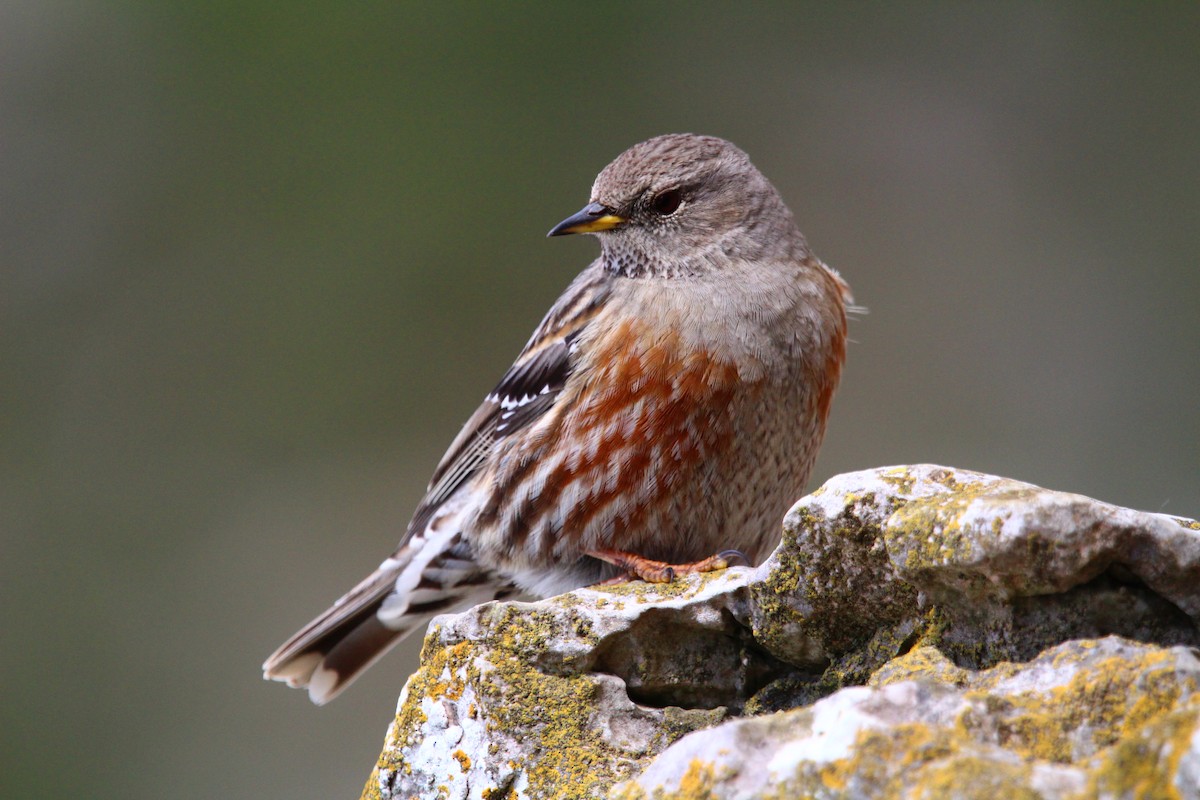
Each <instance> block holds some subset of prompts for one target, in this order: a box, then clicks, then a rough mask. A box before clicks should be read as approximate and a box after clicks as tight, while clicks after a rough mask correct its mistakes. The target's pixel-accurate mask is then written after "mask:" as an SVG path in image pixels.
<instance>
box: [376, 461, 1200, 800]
mask: <svg viewBox="0 0 1200 800" xmlns="http://www.w3.org/2000/svg"><path fill="white" fill-rule="evenodd" d="M1197 646H1200V524H1198V523H1196V522H1193V521H1191V520H1183V519H1177V518H1173V517H1168V516H1164V515H1159V514H1147V513H1141V512H1136V511H1130V510H1128V509H1123V508H1117V507H1114V506H1111V505H1107V504H1104V503H1101V502H1098V501H1095V500H1090V499H1088V498H1085V497H1081V496H1079V495H1072V494H1064V493H1061V492H1053V491H1049V490H1045V489H1040V488H1038V487H1035V486H1031V485H1029V484H1024V483H1018V482H1016V481H1011V480H1007V479H1003V478H997V477H993V476H989V475H981V474H978V473H972V472H967V471H963V470H954V469H948V468H945V467H936V466H930V465H920V466H911V467H892V468H885V469H877V470H870V471H865V472H859V473H853V474H848V475H841V476H838V477H836V478H834V479H832V480H830V481H829V482H828V483H826V484H825V485H824V486H823V487H821V488H820V489H818V490H817V491H816V492H814V493H813V494H811V495H809V496H808V497H806V498H804V499H803V500H801V501H800V502H799V503H797V505H796V506H795V507H794V508H793V509H792V510H791V511H790V512H789V513H788V515H787V518H786V519H785V521H784V541H783V543H782V544H781V545H780V547H779V549H778V550H777V551H776V552H775V554H774V555H772V557H771V558H770V559H769V560H768V561H767V562H766V563H765V564H763V565H762V566H761V567H758V568H757V569H731V570H727V571H725V572H723V573H716V574H710V575H704V576H690V577H689V578H687V579H686V580H679V581H676V582H675V583H672V584H670V585H665V586H661V585H660V586H652V585H648V584H642V583H630V584H625V585H621V586H613V587H606V588H596V589H584V590H580V591H577V592H573V593H571V594H567V595H563V596H561V597H557V598H553V599H551V600H546V601H543V602H540V603H531V604H527V603H489V604H486V605H483V606H479V607H477V608H475V609H472V610H471V611H469V612H467V613H464V614H460V615H457V616H447V617H442V618H440V619H439V620H437V621H436V623H435V625H434V626H433V627H432V628H431V630H430V633H429V635H428V637H427V638H426V641H425V649H424V653H423V657H422V664H421V667H420V669H419V670H418V671H417V672H416V673H415V674H414V675H413V676H412V678H410V680H409V682H408V684H407V685H406V686H405V688H404V691H403V692H402V693H401V696H400V704H399V708H398V710H397V714H396V718H395V721H394V722H393V723H392V725H391V727H390V728H389V730H388V734H387V740H386V743H385V745H384V749H383V752H382V754H381V755H380V758H379V762H378V765H377V767H376V769H375V771H374V772H373V773H372V775H371V777H370V778H369V779H368V781H367V785H366V788H365V790H364V795H363V796H364V797H366V798H410V797H418V798H425V797H443V798H489V799H490V800H498V799H499V798H535V797H560V798H584V797H606V796H607V797H614V798H624V799H625V800H633V799H634V798H646V800H650V798H676V797H677V798H756V797H759V798H774V797H807V796H812V797H828V798H842V797H845V798H857V797H898V796H904V797H931V798H932V797H975V796H979V797H988V798H999V797H1029V798H1033V797H1046V798H1085V797H1113V798H1118V797H1164V798H1165V797H1182V798H1197V799H1198V800H1200V660H1198V658H1197V655H1196V653H1195V652H1194V651H1193V650H1192V649H1191V648H1195V647H1197Z"/></svg>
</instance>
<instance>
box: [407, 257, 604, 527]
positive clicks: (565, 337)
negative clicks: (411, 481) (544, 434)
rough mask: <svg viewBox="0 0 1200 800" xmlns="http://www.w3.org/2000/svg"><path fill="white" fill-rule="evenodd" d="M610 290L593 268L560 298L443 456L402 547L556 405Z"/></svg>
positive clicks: (582, 275) (414, 515) (581, 276)
mask: <svg viewBox="0 0 1200 800" xmlns="http://www.w3.org/2000/svg"><path fill="white" fill-rule="evenodd" d="M608 294H609V292H608V283H607V281H606V280H605V279H604V277H603V275H602V274H601V273H599V272H598V271H597V270H595V269H589V270H587V271H585V272H584V273H583V274H581V275H580V276H579V278H577V279H576V280H575V282H574V283H572V284H571V286H570V287H569V288H568V289H567V291H566V292H565V293H564V294H563V296H562V297H561V298H559V300H558V302H557V303H555V305H554V307H553V308H551V309H550V312H549V313H548V314H546V317H545V318H544V319H543V320H542V322H541V324H540V325H539V326H538V327H537V330H535V331H534V333H533V336H532V337H530V339H529V342H528V344H526V345H525V349H524V350H522V351H521V354H520V355H519V356H517V359H516V361H515V362H513V365H512V366H511V367H509V369H508V372H506V373H504V377H502V378H501V379H500V382H499V383H498V384H496V388H495V389H493V390H492V391H491V392H490V393H489V394H488V396H487V397H486V398H484V400H483V403H482V404H481V405H480V406H479V408H478V409H476V411H475V413H474V414H472V415H471V417H470V419H468V420H467V423H466V425H464V426H463V429H462V431H461V432H460V433H459V434H458V436H457V437H456V438H455V439H454V441H453V442H452V443H451V444H450V448H449V449H448V450H447V451H446V454H445V455H444V456H442V460H441V462H440V463H439V464H438V466H437V469H435V470H434V472H433V477H432V479H430V482H429V488H428V489H427V490H426V493H425V497H424V498H422V500H421V503H420V504H419V505H418V506H417V509H416V511H415V512H414V514H413V518H412V522H410V523H409V525H408V531H407V533H406V535H405V538H404V542H401V546H403V544H404V543H405V542H407V541H408V540H409V539H410V538H411V537H412V536H414V535H416V534H419V533H420V532H422V531H424V530H425V528H426V526H427V525H428V524H429V522H430V520H431V519H433V517H434V515H435V514H436V513H437V511H438V509H439V508H440V507H441V506H442V504H443V503H445V502H446V501H447V500H448V499H449V498H450V497H451V496H453V494H454V493H455V492H456V491H457V490H458V489H459V488H460V487H461V486H462V485H463V484H464V483H466V482H467V481H468V480H469V479H470V478H471V476H472V475H474V474H475V473H476V472H477V471H478V470H479V468H480V466H481V465H482V464H483V463H484V462H485V461H486V460H487V458H488V456H489V455H490V454H491V452H492V451H493V449H494V448H495V447H496V445H497V444H498V443H499V442H501V441H502V440H503V439H504V438H506V437H508V436H512V435H513V434H515V433H517V432H518V431H520V430H522V429H523V428H526V427H528V426H529V425H531V424H533V423H534V422H536V421H537V420H538V419H539V418H540V417H541V416H542V415H544V414H545V413H546V412H548V411H549V410H550V409H551V408H553V407H554V404H555V402H556V401H557V399H558V396H559V394H560V392H562V389H563V387H564V386H565V385H566V383H567V379H568V378H569V377H570V375H571V373H572V371H573V370H574V367H575V359H574V358H573V355H574V353H575V349H576V346H577V341H578V339H579V336H580V335H581V334H582V333H583V332H584V330H585V329H586V328H587V326H588V324H589V323H590V322H591V321H592V320H593V319H595V317H596V315H597V313H599V311H600V309H601V308H602V307H603V304H604V302H605V300H606V299H607V297H608Z"/></svg>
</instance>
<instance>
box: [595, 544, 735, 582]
mask: <svg viewBox="0 0 1200 800" xmlns="http://www.w3.org/2000/svg"><path fill="white" fill-rule="evenodd" d="M586 555H589V556H591V557H592V558H598V559H600V560H601V561H605V562H607V563H609V564H612V565H613V566H614V567H619V568H621V569H623V570H625V574H624V575H618V576H617V577H615V578H610V579H609V580H607V581H603V582H601V583H599V584H597V586H604V585H606V584H609V583H620V582H622V581H624V580H625V579H627V578H630V577H636V578H641V579H642V580H644V581H646V583H670V582H671V581H672V580H674V579H675V576H676V575H683V574H686V573H689V572H713V571H715V570H718V569H725V568H727V567H731V566H734V565H735V564H736V563H737V562H738V561H740V562H741V563H742V564H744V565H748V564H749V563H750V559H748V558H746V556H745V555H744V554H742V553H741V552H739V551H737V550H722V551H721V552H719V553H717V554H716V555H715V556H709V557H708V558H704V559H701V560H700V561H692V562H690V563H688V564H668V563H667V562H665V561H654V560H652V559H649V558H643V557H642V556H639V555H634V554H633V553H626V552H624V551H621V550H589V551H587V553H586Z"/></svg>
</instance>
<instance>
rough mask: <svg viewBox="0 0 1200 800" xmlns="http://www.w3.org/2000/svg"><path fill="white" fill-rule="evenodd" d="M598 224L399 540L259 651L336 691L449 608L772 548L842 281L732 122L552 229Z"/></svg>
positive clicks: (840, 315)
mask: <svg viewBox="0 0 1200 800" xmlns="http://www.w3.org/2000/svg"><path fill="white" fill-rule="evenodd" d="M568 233H594V234H597V236H598V237H599V239H600V258H599V259H597V260H596V261H595V262H593V263H592V264H591V266H589V267H588V268H587V269H585V270H584V271H583V272H582V273H581V274H580V275H579V276H578V277H577V278H576V279H575V281H574V282H573V283H572V284H571V285H570V286H569V287H568V288H567V290H566V292H565V293H564V294H563V295H562V297H560V298H559V299H558V302H556V303H555V304H554V306H553V307H552V308H551V309H550V312H549V313H548V314H547V315H546V317H545V319H543V320H542V323H541V324H540V325H539V326H538V328H537V330H536V331H535V332H534V334H533V337H532V338H531V339H530V340H529V343H528V344H527V345H526V346H525V349H524V350H523V351H522V352H521V354H520V355H519V356H517V360H516V362H515V363H514V364H513V366H512V367H511V368H510V369H509V370H508V372H507V373H505V375H504V377H503V378H501V379H500V383H499V384H498V385H497V386H496V388H495V390H493V391H492V393H491V394H489V395H488V396H487V397H486V398H485V399H484V401H483V404H482V405H481V406H480V407H479V410H477V411H476V412H475V414H474V415H473V416H472V417H471V418H470V419H469V420H468V421H467V424H466V426H465V427H464V428H463V430H462V432H461V433H460V434H459V435H458V438H456V439H455V440H454V442H453V443H452V444H451V445H450V449H449V451H448V452H447V453H446V455H445V456H444V457H443V458H442V461H441V463H440V464H439V465H438V467H437V469H436V470H435V471H434V473H433V479H432V480H431V481H430V484H429V489H428V491H427V493H426V494H425V497H424V499H423V500H422V501H421V503H420V505H419V506H417V509H416V513H415V514H414V515H413V519H412V521H411V522H410V523H409V524H408V529H407V531H406V532H405V534H404V537H403V538H402V539H401V541H400V546H399V548H398V549H397V550H396V551H395V552H394V553H393V554H392V555H391V556H390V557H389V558H387V559H385V560H384V562H383V563H382V564H380V565H379V568H378V569H377V570H375V572H373V573H372V574H371V575H370V576H368V577H367V578H366V579H365V580H363V581H362V582H361V583H360V584H358V586H356V587H354V588H353V589H351V590H350V592H349V593H348V594H346V595H345V596H344V597H342V598H341V599H340V600H338V601H337V602H336V603H334V605H333V606H332V607H331V608H330V609H329V610H328V611H326V612H325V613H324V614H322V615H321V616H319V617H317V618H316V619H315V620H313V621H312V622H311V623H309V624H308V625H307V626H306V627H305V628H304V629H303V630H301V631H300V632H299V633H297V634H296V635H295V636H293V637H292V638H291V639H289V640H288V641H287V642H286V643H285V644H284V645H283V646H282V647H280V648H279V649H278V650H277V651H276V652H275V653H274V654H273V655H271V657H270V658H268V659H267V662H266V664H264V665H263V669H264V671H265V675H266V677H268V678H274V679H276V680H284V681H287V682H288V683H290V684H291V685H292V686H307V687H308V693H309V696H310V697H311V698H312V700H313V701H314V702H316V703H325V702H327V701H328V700H330V699H332V698H333V697H334V696H335V695H336V694H337V693H338V692H340V691H341V690H342V689H344V688H345V687H346V685H347V684H349V683H350V681H352V680H353V679H354V678H355V677H356V676H357V675H358V674H359V673H361V672H362V671H363V670H365V669H366V668H367V667H368V666H370V665H371V664H372V663H373V662H374V661H375V660H376V659H377V658H379V657H380V656H381V655H383V653H384V652H386V651H387V650H388V648H390V647H391V646H392V645H394V644H396V642H398V641H399V640H400V639H401V638H403V637H404V636H405V635H407V634H409V633H411V632H413V631H414V630H417V629H419V628H423V627H424V626H425V624H426V622H427V621H428V620H429V619H430V618H431V617H432V616H434V615H435V614H438V613H441V612H445V611H450V610H454V609H457V608H463V607H466V606H469V605H472V604H475V603H479V602H483V601H485V600H490V599H493V598H497V597H504V596H509V595H513V594H516V593H519V592H524V593H528V594H531V595H536V596H541V597H545V596H549V595H553V594H558V593H560V592H564V591H567V590H570V589H575V588H578V587H580V586H586V585H589V584H593V583H597V582H599V581H603V580H606V579H610V578H614V577H617V576H620V575H630V576H636V577H640V578H643V579H646V580H655V581H662V580H670V579H671V578H672V577H673V576H674V575H675V573H677V572H687V571H697V570H706V569H717V568H721V567H724V566H726V564H727V562H728V561H729V558H730V557H729V554H728V551H726V552H722V551H724V550H725V548H736V549H737V550H739V551H741V552H742V553H744V554H745V555H746V557H747V558H748V559H749V560H750V561H752V562H755V563H757V561H758V560H759V559H760V558H762V557H763V556H764V555H766V554H767V552H768V551H769V550H770V548H772V547H773V546H774V545H775V544H776V542H777V541H778V539H779V536H780V521H781V519H782V517H783V514H784V512H785V511H786V510H787V508H788V506H789V504H790V503H792V502H793V501H795V500H796V499H797V498H798V497H799V496H800V493H801V491H802V490H803V488H804V485H805V482H806V481H807V480H808V475H809V471H810V470H811V468H812V465H813V461H814V460H815V459H816V456H817V450H818V448H819V447H820V444H821V439H822V436H823V435H824V433H825V420H826V417H827V415H828V414H829V405H830V401H831V399H832V398H833V393H834V390H835V389H836V388H837V384H838V377H839V375H840V373H841V368H842V361H843V359H844V358H845V352H846V347H845V345H846V308H847V303H848V302H850V295H849V288H848V287H847V285H846V283H845V282H844V281H843V280H842V279H841V278H840V277H839V276H838V274H837V273H836V272H835V271H834V270H832V269H830V268H829V267H826V266H825V265H824V264H822V263H821V262H820V261H819V260H818V259H817V258H816V257H815V256H813V254H812V253H811V252H810V251H809V249H808V245H807V243H806V242H805V240H804V236H803V235H802V234H801V233H800V231H799V230H798V229H797V228H796V225H795V222H794V221H793V219H792V214H791V212H790V211H789V210H788V208H787V206H785V205H784V203H783V201H782V200H781V199H780V197H779V194H778V193H777V192H776V191H775V188H774V187H773V186H772V185H771V183H770V182H769V181H768V180H767V179H766V178H765V177H763V175H762V173H760V172H759V171H758V170H757V169H755V167H754V166H753V165H752V164H751V163H750V160H749V158H747V156H746V154H745V153H743V152H742V151H741V150H739V149H738V148H737V147H734V146H733V145H732V144H730V143H729V142H726V141H724V140H722V139H717V138H713V137H711V136H694V135H691V134H675V135H668V136H659V137H656V138H654V139H650V140H649V141H646V142H642V143H641V144H637V145H634V146H633V147H631V148H629V149H628V150H626V151H625V152H624V153H622V154H621V155H620V156H618V157H617V159H616V160H615V161H613V162H612V163H611V164H609V165H608V166H607V167H605V168H604V170H603V171H602V172H601V173H600V175H599V176H598V177H597V178H596V182H595V184H594V185H593V186H592V195H591V202H590V203H588V205H587V206H585V207H584V208H583V210H582V211H580V212H579V213H577V214H575V215H574V216H571V217H568V218H567V219H565V220H563V221H562V222H561V223H559V224H558V225H557V226H555V228H554V229H553V230H551V231H550V235H551V236H559V235H563V234H568Z"/></svg>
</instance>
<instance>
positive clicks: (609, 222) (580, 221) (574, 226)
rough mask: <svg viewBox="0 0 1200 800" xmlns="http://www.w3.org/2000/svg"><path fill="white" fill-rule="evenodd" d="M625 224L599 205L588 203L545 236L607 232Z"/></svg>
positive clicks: (621, 219)
mask: <svg viewBox="0 0 1200 800" xmlns="http://www.w3.org/2000/svg"><path fill="white" fill-rule="evenodd" d="M624 222H625V218H624V217H618V216H617V215H616V214H614V213H612V212H611V211H609V210H608V209H607V208H606V207H604V206H603V205H601V204H600V203H588V204H587V205H586V206H584V207H583V208H582V209H581V210H580V211H579V212H578V213H575V214H572V215H571V216H569V217H567V218H566V219H564V220H563V221H562V222H560V223H558V224H557V225H555V226H554V227H553V228H551V229H550V232H549V233H547V234H546V235H547V236H566V235H567V234H568V233H599V232H600V231H608V230H612V229H613V228H615V227H617V226H618V225H621V224H623V223H624Z"/></svg>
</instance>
